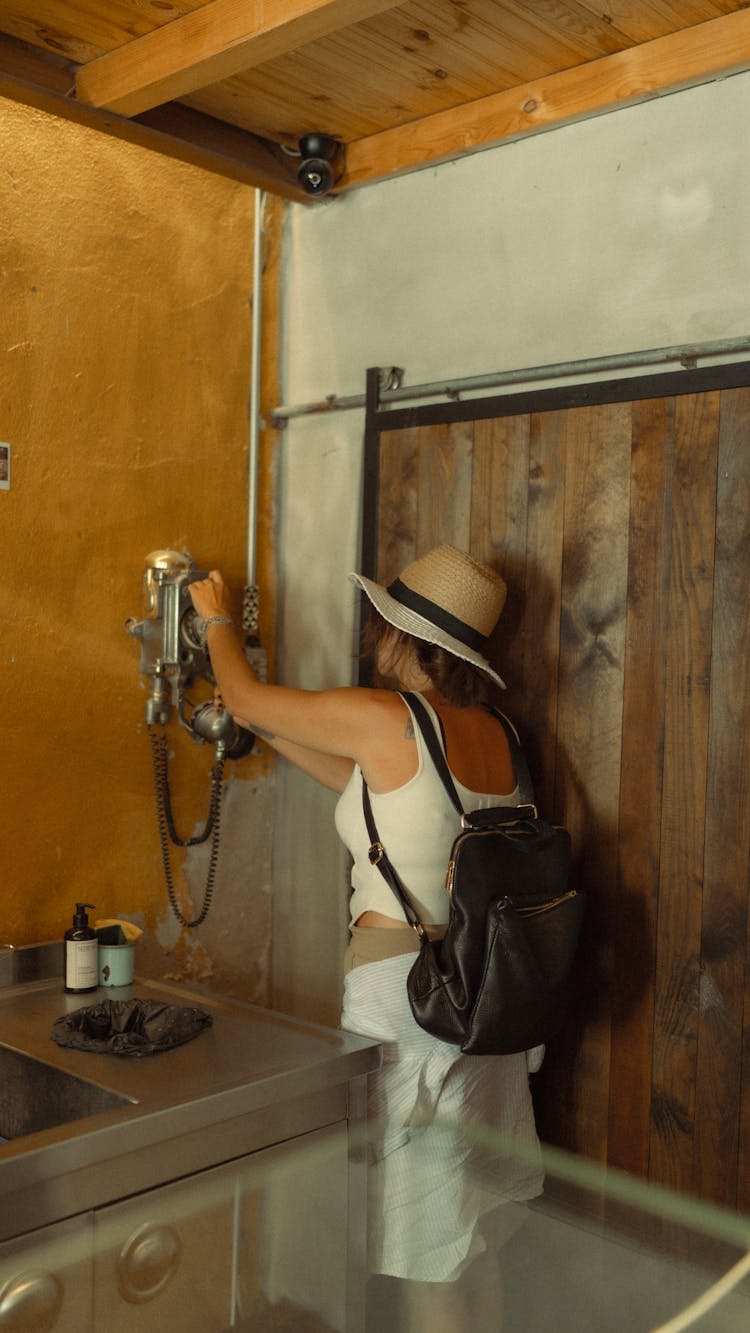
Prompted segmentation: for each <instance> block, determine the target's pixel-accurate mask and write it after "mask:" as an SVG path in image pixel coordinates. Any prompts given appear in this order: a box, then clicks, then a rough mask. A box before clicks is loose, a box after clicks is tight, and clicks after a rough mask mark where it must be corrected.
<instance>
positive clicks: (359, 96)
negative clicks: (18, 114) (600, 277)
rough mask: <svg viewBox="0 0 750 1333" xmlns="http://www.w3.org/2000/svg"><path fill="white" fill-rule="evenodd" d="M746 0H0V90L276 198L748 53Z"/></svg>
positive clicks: (441, 154)
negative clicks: (306, 168)
mask: <svg viewBox="0 0 750 1333" xmlns="http://www.w3.org/2000/svg"><path fill="white" fill-rule="evenodd" d="M747 4H748V0H527V2H525V3H524V0H409V2H408V3H405V4H399V5H394V4H392V3H389V0H0V95H2V96H5V97H10V98H14V99H15V100H18V101H23V102H26V103H28V104H30V105H33V106H37V107H41V108H43V109H44V110H48V111H51V112H53V113H55V114H60V115H65V116H67V117H69V118H72V119H74V120H78V121H80V122H81V123H83V124H87V125H91V126H93V127H95V128H98V129H100V130H102V131H103V132H105V133H107V134H114V135H118V136H120V137H122V138H125V139H128V140H130V141H131V142H136V143H141V144H144V145H145V146H147V147H150V148H153V149H156V150H157V151H161V152H166V153H169V154H171V155H172V156H176V157H181V158H183V159H185V160H187V161H192V162H195V163H197V164H199V165H202V166H205V167H207V168H208V169H210V170H214V171H220V172H223V173H224V174H226V175H229V176H232V177H234V178H235V179H238V180H244V181H247V182H248V183H250V184H252V185H256V186H258V187H260V188H261V189H266V190H270V191H272V192H274V193H277V194H281V195H284V196H286V197H287V198H294V199H305V200H307V199H308V196H307V195H304V194H302V193H301V191H300V188H299V186H298V184H297V181H296V169H297V166H298V164H299V162H298V158H295V156H293V154H294V153H295V152H296V151H298V145H299V139H300V137H301V136H302V135H304V134H306V133H309V132H311V131H319V132H321V133H323V134H326V135H329V136H331V137H333V138H335V139H337V140H340V141H341V142H342V143H343V144H345V146H346V168H345V172H344V175H343V176H342V178H341V180H340V181H339V182H338V185H337V186H336V192H340V191H341V190H346V189H351V188H354V187H357V186H361V185H366V184H368V183H369V182H372V181H376V180H381V179H384V178H386V177H389V176H393V175H396V174H398V173H401V172H406V171H414V170H416V169H418V168H420V167H423V166H427V165H431V164H435V163H437V162H442V161H447V160H449V159H451V158H456V157H461V156H463V155H464V154H466V153H471V152H476V151H478V150H479V149H482V148H487V147H490V146H492V145H495V144H500V143H503V142H505V141H508V140H511V139H517V138H520V137H522V136H523V135H526V134H532V133H536V132H539V131H541V130H544V129H549V128H552V127H553V126H555V125H559V124H563V123H565V122H569V121H572V120H579V119H583V118H585V117H587V116H592V115H597V114H600V113H601V112H604V111H608V110H612V109H613V108H615V107H618V106H621V105H628V104H633V103H635V102H639V101H643V100H645V99H647V98H650V97H655V96H659V95H661V94H663V93H665V92H670V91H673V90H676V89H678V88H682V87H686V86H688V85H690V84H696V83H701V82H706V81H709V80H711V79H716V78H721V77H724V76H726V75H727V74H731V73H736V72H738V71H739V70H743V69H747V68H750V10H748V9H746V8H745V6H746V5H747Z"/></svg>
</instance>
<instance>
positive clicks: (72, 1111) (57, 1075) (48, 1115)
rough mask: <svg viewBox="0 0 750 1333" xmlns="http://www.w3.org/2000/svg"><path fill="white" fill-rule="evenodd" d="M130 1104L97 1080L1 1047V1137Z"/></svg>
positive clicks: (12, 1135) (26, 1132)
mask: <svg viewBox="0 0 750 1333" xmlns="http://www.w3.org/2000/svg"><path fill="white" fill-rule="evenodd" d="M129 1104H130V1098H128V1097H121V1096H119V1094H118V1093H115V1092H110V1091H109V1090H108V1089H107V1088H102V1087H100V1086H99V1084H97V1083H88V1082H87V1081H86V1079H83V1078H76V1076H75V1075H74V1074H68V1073H66V1072H64V1071H63V1070H62V1069H56V1068H55V1066H54V1065H48V1064H45V1062H44V1061H43V1060H36V1059H34V1057H33V1056H31V1055H25V1054H24V1053H23V1052H22V1051H14V1050H11V1048H10V1047H8V1046H0V1139H17V1138H20V1137H21V1136H22V1135H24V1134H36V1133H38V1132H39V1130H42V1129H53V1128H54V1127H55V1126H56V1125H66V1124H68V1123H69V1122H70V1121H71V1120H83V1119H84V1117H86V1116H89V1115H96V1114H97V1113H98V1112H100V1111H111V1110H113V1109H114V1108H115V1107H118V1106H127V1105H129Z"/></svg>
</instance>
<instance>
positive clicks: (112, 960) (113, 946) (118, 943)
mask: <svg viewBox="0 0 750 1333" xmlns="http://www.w3.org/2000/svg"><path fill="white" fill-rule="evenodd" d="M96 933H97V935H98V937H99V985H100V986H129V985H130V983H131V981H132V980H133V970H134V967H135V943H134V942H133V941H131V942H130V943H128V941H127V940H126V939H125V936H124V934H123V931H122V930H121V928H120V927H119V926H105V927H103V928H102V929H101V930H98V931H97V932H96Z"/></svg>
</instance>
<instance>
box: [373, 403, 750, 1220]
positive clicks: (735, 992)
mask: <svg viewBox="0 0 750 1333" xmlns="http://www.w3.org/2000/svg"><path fill="white" fill-rule="evenodd" d="M749 436H750V389H735V390H725V391H723V392H722V393H719V392H712V393H703V394H692V395H684V396H679V397H675V398H670V399H657V400H650V401H641V402H633V403H618V404H614V405H605V406H597V407H589V408H576V409H571V410H568V411H559V412H554V411H551V412H544V413H539V414H531V415H527V416H514V417H510V418H503V419H498V420H493V421H477V422H468V423H462V424H460V425H453V426H440V427H435V426H432V427H421V428H415V429H413V430H401V431H397V432H395V431H394V432H392V433H384V434H383V435H382V437H381V492H380V509H379V538H378V543H379V544H378V552H379V557H378V558H379V570H378V573H379V577H381V578H383V579H385V580H388V579H390V578H391V577H393V576H394V574H395V573H396V572H398V570H399V569H400V568H401V567H402V566H403V565H404V564H405V563H406V562H407V561H408V560H410V559H412V558H413V557H414V555H415V554H419V553H420V552H422V551H424V550H426V549H428V548H429V547H430V546H432V545H433V544H435V543H437V542H439V541H450V542H453V543H455V544H456V545H459V546H462V547H465V548H467V549H469V550H471V552H472V553H473V554H474V555H475V556H477V557H478V558H479V559H483V560H487V561H489V562H490V563H492V564H494V565H495V566H496V567H497V568H498V569H500V570H501V572H502V573H503V574H504V576H505V578H506V579H507V581H508V584H509V596H508V603H507V606H506V610H505V612H504V615H503V618H502V620H501V624H500V627H499V632H498V633H497V634H496V636H495V642H494V643H493V645H492V650H493V655H494V657H495V660H496V662H497V664H498V666H499V667H500V669H501V674H503V675H504V676H505V678H506V680H507V682H508V685H509V688H508V690H507V692H506V693H505V694H504V695H503V696H502V704H503V707H504V708H505V709H506V711H507V712H508V713H509V714H510V715H511V716H512V717H513V718H514V719H515V720H516V721H517V723H518V725H519V726H520V728H521V730H522V733H523V736H524V740H525V743H526V748H527V753H528V756H529V761H530V764H531V767H532V771H533V773H534V776H535V779H536V783H537V790H538V796H539V799H540V805H541V807H542V810H543V812H544V813H545V814H546V815H547V816H548V817H550V818H554V819H556V820H559V821H561V822H564V823H565V824H567V826H568V827H569V828H570V830H571V832H572V835H573V839H574V846H575V878H576V881H577V883H578V884H579V885H580V886H581V887H582V888H584V889H585V891H586V892H587V894H588V915H587V922H586V929H585V938H584V940H583V943H582V947H581V954H580V967H579V984H578V988H577V995H576V1000H575V1008H574V1014H573V1016H572V1019H571V1021H570V1022H569V1024H568V1026H567V1028H566V1030H565V1032H564V1033H563V1034H562V1036H561V1037H560V1038H558V1039H557V1041H556V1042H555V1043H554V1044H553V1045H552V1047H551V1049H550V1051H549V1052H548V1056H547V1060H546V1063H545V1066H544V1068H543V1070H542V1073H541V1074H540V1075H539V1076H538V1077H537V1080H535V1084H536V1093H535V1095H536V1101H537V1108H538V1116H539V1122H540V1127H541V1130H542V1133H543V1136H544V1137H545V1138H546V1139H547V1141H549V1142H552V1143H556V1144H559V1145H561V1146H564V1147H568V1148H571V1149H573V1150H575V1151H577V1152H581V1153H583V1154H584V1155H587V1156H589V1157H591V1158H594V1159H596V1160H598V1161H600V1162H609V1163H611V1164H614V1165H617V1166H619V1167H622V1168H624V1169H626V1170H628V1171H632V1172H635V1173H637V1174H639V1175H642V1176H645V1177H648V1178H650V1179H652V1180H654V1181H658V1182H661V1183H664V1184H666V1185H669V1186H672V1187H673V1188H676V1189H679V1190H685V1191H688V1192H691V1193H696V1194H698V1195H700V1196H702V1197H705V1198H708V1199H712V1200H715V1201H717V1202H723V1203H725V1204H729V1205H730V1206H738V1207H740V1208H742V1209H745V1210H750V996H749V995H748V994H747V993H746V988H745V977H746V975H747V972H748V968H747V963H748V956H749V951H748V944H749V941H748V926H749V916H748V868H749V864H750V861H749V843H750V716H749V714H750V709H749V707H748V705H749V704H750V670H749V668H748V657H749V649H750V635H749V633H748V631H749V629H750V613H749V612H748V606H749V605H750V600H749V598H748V586H749V584H750V549H749V535H748V515H749V514H750V450H749V449H748V444H747V442H748V437H749ZM743 1052H744V1061H743Z"/></svg>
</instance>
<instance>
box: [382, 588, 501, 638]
mask: <svg viewBox="0 0 750 1333" xmlns="http://www.w3.org/2000/svg"><path fill="white" fill-rule="evenodd" d="M387 590H388V592H389V593H390V595H391V597H393V598H394V600H395V601H397V602H400V603H401V605H402V606H405V607H407V609H408V610H409V611H415V612H416V614H417V615H418V616H422V618H423V620H429V622H430V624H432V625H435V626H437V628H438V629H442V630H444V631H445V633H446V634H450V635H452V637H453V638H454V639H458V641H459V643H463V644H464V645H465V647H467V648H473V649H474V651H475V652H481V651H482V649H483V648H484V646H485V644H486V643H487V638H486V636H485V635H484V634H480V633H479V631H478V630H475V629H473V628H472V626H471V625H467V624H466V622H465V621H464V620H459V619H458V617H457V616H452V615H451V613H450V611H444V610H443V608H442V606H438V605H437V604H436V603H435V602H431V601H430V599H429V597H423V596H422V594H421V593H418V592H414V591H413V590H412V589H411V588H409V587H407V585H406V584H405V583H402V582H401V579H394V581H393V583H389V584H388V589H387Z"/></svg>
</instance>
